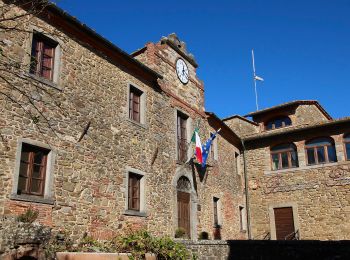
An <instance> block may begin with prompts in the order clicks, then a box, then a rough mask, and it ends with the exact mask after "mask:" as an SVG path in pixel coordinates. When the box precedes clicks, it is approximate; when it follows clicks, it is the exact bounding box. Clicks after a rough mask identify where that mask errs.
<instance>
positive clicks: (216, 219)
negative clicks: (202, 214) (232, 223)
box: [213, 197, 219, 227]
mask: <svg viewBox="0 0 350 260" xmlns="http://www.w3.org/2000/svg"><path fill="white" fill-rule="evenodd" d="M213 204H214V227H218V226H219V216H218V204H219V198H216V197H214V198H213Z"/></svg>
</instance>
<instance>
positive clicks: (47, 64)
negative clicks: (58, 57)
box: [30, 33, 57, 81]
mask: <svg viewBox="0 0 350 260" xmlns="http://www.w3.org/2000/svg"><path fill="white" fill-rule="evenodd" d="M56 47H57V42H55V41H53V40H51V39H49V38H47V37H45V36H44V35H42V34H39V33H34V34H33V42H32V52H31V60H30V73H32V74H34V75H36V76H39V77H42V78H45V79H48V80H50V81H53V79H54V67H55V64H54V63H55V49H56Z"/></svg>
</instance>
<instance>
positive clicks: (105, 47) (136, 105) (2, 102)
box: [0, 1, 246, 239]
mask: <svg viewBox="0 0 350 260" xmlns="http://www.w3.org/2000/svg"><path fill="white" fill-rule="evenodd" d="M1 4H2V5H3V4H4V2H2V1H1ZM23 8H24V9H22V8H21V7H19V6H11V11H13V12H14V13H17V14H23V13H25V12H26V11H27V9H26V6H24V7H23ZM17 28H18V30H9V31H6V32H3V33H1V35H0V42H1V47H2V50H3V53H5V54H6V55H7V58H8V60H9V62H12V63H11V64H12V65H13V64H15V65H16V66H11V69H10V70H9V71H6V72H4V74H3V76H4V78H5V79H6V81H4V78H2V80H1V81H2V82H1V90H2V92H3V93H5V94H6V95H1V96H0V109H1V118H0V134H1V142H0V173H1V175H0V183H1V186H2V189H1V190H0V212H1V215H3V216H9V215H18V214H20V213H22V212H24V211H25V210H27V209H28V208H29V207H31V208H34V209H37V210H38V211H39V221H40V222H41V223H43V224H45V225H48V226H51V227H52V228H53V230H66V231H67V232H68V233H69V234H70V235H71V236H73V237H76V238H78V237H81V236H82V235H83V234H84V233H85V232H87V233H88V234H90V235H92V236H94V237H96V238H101V239H107V238H111V237H113V236H115V235H116V234H118V233H120V232H124V231H126V230H128V229H129V228H130V227H131V228H145V229H147V230H149V231H150V232H152V233H154V234H156V235H170V236H174V235H175V233H176V231H177V230H179V228H182V229H184V230H185V233H186V235H187V237H189V238H191V239H197V238H198V235H199V234H200V233H201V232H207V233H208V234H209V238H222V239H235V238H245V237H246V233H245V230H244V227H243V225H242V223H243V222H244V220H242V219H243V218H242V216H243V215H242V214H243V213H242V212H243V210H242V208H243V207H244V206H243V205H244V196H243V182H242V178H241V175H239V174H236V172H235V171H236V169H237V167H238V166H237V165H236V163H235V162H236V160H235V155H236V154H238V153H239V152H238V151H239V150H240V144H241V141H240V139H239V137H238V136H237V135H236V134H235V133H234V132H233V131H232V130H231V129H230V128H229V127H228V126H227V125H225V124H224V123H223V122H222V121H221V120H220V119H219V118H217V116H215V114H214V113H206V112H205V110H204V85H203V82H202V81H200V79H198V77H197V76H196V69H197V67H198V65H197V63H196V61H195V59H194V57H193V55H191V54H189V53H188V51H187V49H186V45H185V43H184V42H182V41H180V40H179V39H178V37H177V36H176V35H175V34H171V35H169V36H168V37H163V38H162V39H161V40H160V42H158V43H149V44H147V45H146V46H145V47H144V48H142V49H140V50H138V51H136V52H134V53H133V54H132V55H129V54H127V53H125V52H124V51H122V50H121V49H119V48H118V47H117V46H115V45H113V44H112V43H111V42H109V41H108V40H106V39H104V38H103V37H101V36H100V35H98V34H97V33H96V32H94V31H93V30H91V29H90V28H88V27H87V26H85V25H84V24H82V23H80V22H79V21H78V20H76V19H75V18H74V17H72V16H70V15H69V14H67V13H65V12H64V11H62V10H61V9H59V8H58V7H56V6H54V5H48V6H46V7H45V8H44V10H43V11H42V12H40V13H39V14H37V15H28V16H21V18H20V20H19V22H18V24H17ZM9 97H10V98H11V99H10V98H9ZM9 99H10V100H9ZM195 127H198V128H199V133H200V136H201V138H202V142H204V141H205V140H206V139H207V138H209V134H210V132H214V131H216V130H218V129H220V128H221V131H220V132H219V134H218V137H217V138H216V139H215V141H214V143H213V146H212V150H211V155H210V158H209V160H208V164H207V167H206V169H202V168H201V166H200V165H199V164H198V163H196V161H195V160H193V159H191V158H193V150H194V146H193V144H191V143H190V140H191V135H192V133H193V130H194V128H195ZM218 147H220V149H219V148H218Z"/></svg>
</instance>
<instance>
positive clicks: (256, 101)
mask: <svg viewBox="0 0 350 260" xmlns="http://www.w3.org/2000/svg"><path fill="white" fill-rule="evenodd" d="M252 60H253V80H254V90H255V104H256V110H259V104H258V91H257V90H256V74H255V62H254V50H253V49H252Z"/></svg>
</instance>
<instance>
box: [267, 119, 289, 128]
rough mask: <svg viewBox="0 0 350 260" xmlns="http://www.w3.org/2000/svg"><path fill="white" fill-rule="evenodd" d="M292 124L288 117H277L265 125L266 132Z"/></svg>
mask: <svg viewBox="0 0 350 260" xmlns="http://www.w3.org/2000/svg"><path fill="white" fill-rule="evenodd" d="M291 124H292V121H291V120H290V118H289V117H279V118H275V119H273V120H271V121H269V122H267V124H266V125H265V128H266V130H271V129H275V128H281V127H285V126H289V125H291Z"/></svg>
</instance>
